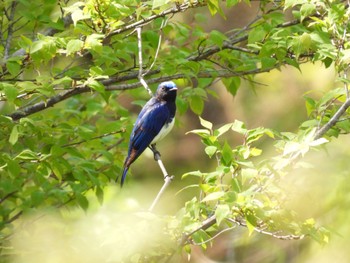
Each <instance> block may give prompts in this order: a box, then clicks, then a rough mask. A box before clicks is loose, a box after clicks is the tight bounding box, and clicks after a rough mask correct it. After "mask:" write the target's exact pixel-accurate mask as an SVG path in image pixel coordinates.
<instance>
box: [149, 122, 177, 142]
mask: <svg viewBox="0 0 350 263" xmlns="http://www.w3.org/2000/svg"><path fill="white" fill-rule="evenodd" d="M174 123H175V117H174V118H172V120H171V121H170V122H168V123H165V124H164V126H163V127H162V129H161V130H160V131H159V133H158V134H157V135H156V137H154V139H153V141H152V142H151V143H150V144H154V143H157V142H159V141H160V140H162V139H163V138H164V137H165V136H166V135H167V134H168V133H169V132H170V131H171V129H172V128H173V127H174Z"/></svg>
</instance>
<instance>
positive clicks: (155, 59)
mask: <svg viewBox="0 0 350 263" xmlns="http://www.w3.org/2000/svg"><path fill="white" fill-rule="evenodd" d="M166 24H167V19H166V18H164V20H163V21H162V24H161V26H160V28H159V39H158V46H157V49H156V54H155V55H154V59H153V62H152V64H151V65H150V66H149V68H148V69H147V70H146V72H145V73H143V74H142V75H143V76H146V75H147V74H148V72H150V71H151V69H152V68H153V66H154V64H155V63H156V61H157V58H158V53H159V50H160V47H161V44H162V35H163V34H162V32H163V28H164V27H165V25H166Z"/></svg>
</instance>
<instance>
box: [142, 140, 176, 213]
mask: <svg viewBox="0 0 350 263" xmlns="http://www.w3.org/2000/svg"><path fill="white" fill-rule="evenodd" d="M150 149H151V150H152V152H153V154H154V160H155V161H157V162H158V165H159V167H160V169H161V170H162V173H163V176H164V184H163V186H162V188H161V189H160V191H159V192H158V194H157V196H156V198H155V199H154V200H153V203H152V205H151V206H150V208H149V209H148V211H149V212H152V211H153V209H154V207H155V206H156V204H157V203H158V202H159V199H160V197H161V196H162V195H163V193H164V192H165V190H166V189H167V187H168V186H169V185H170V183H171V181H172V180H173V179H174V176H173V175H172V176H169V174H168V172H167V171H166V169H165V167H164V164H163V162H162V159H161V156H160V153H159V152H158V150H157V149H156V145H155V144H152V145H151V146H150Z"/></svg>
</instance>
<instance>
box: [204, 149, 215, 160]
mask: <svg viewBox="0 0 350 263" xmlns="http://www.w3.org/2000/svg"><path fill="white" fill-rule="evenodd" d="M204 151H205V153H206V154H207V155H208V156H209V157H210V158H211V157H212V156H213V155H214V154H215V153H216V151H217V147H216V146H207V147H205V149H204Z"/></svg>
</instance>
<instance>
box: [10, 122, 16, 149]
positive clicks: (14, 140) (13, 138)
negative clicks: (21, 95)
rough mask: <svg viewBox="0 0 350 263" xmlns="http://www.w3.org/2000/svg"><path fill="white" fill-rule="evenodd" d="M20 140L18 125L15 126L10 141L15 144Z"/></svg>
mask: <svg viewBox="0 0 350 263" xmlns="http://www.w3.org/2000/svg"><path fill="white" fill-rule="evenodd" d="M17 141H18V125H15V126H13V128H12V131H11V134H10V138H9V143H11V144H12V145H14V144H15V143H16V142H17Z"/></svg>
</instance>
